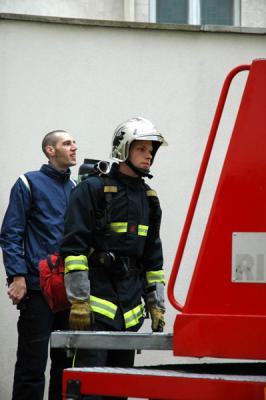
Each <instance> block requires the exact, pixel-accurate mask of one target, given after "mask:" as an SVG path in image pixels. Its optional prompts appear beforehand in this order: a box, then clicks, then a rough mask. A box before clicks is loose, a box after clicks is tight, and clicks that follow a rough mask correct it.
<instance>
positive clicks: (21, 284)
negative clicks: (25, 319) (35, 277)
mask: <svg viewBox="0 0 266 400" xmlns="http://www.w3.org/2000/svg"><path fill="white" fill-rule="evenodd" d="M26 293H27V286H26V280H25V278H24V276H15V277H14V279H13V282H12V283H11V285H10V286H9V288H8V290H7V294H8V296H9V298H10V299H11V300H12V303H13V304H18V303H19V302H20V301H21V300H22V299H23V297H25V295H26Z"/></svg>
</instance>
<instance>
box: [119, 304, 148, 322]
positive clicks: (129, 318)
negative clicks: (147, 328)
mask: <svg viewBox="0 0 266 400" xmlns="http://www.w3.org/2000/svg"><path fill="white" fill-rule="evenodd" d="M143 315H144V307H143V305H142V304H140V305H138V306H137V307H135V308H133V309H132V310H129V311H127V312H126V313H125V314H124V319H125V326H126V328H130V327H131V326H134V325H137V324H138V323H139V321H140V319H141V318H142V317H143Z"/></svg>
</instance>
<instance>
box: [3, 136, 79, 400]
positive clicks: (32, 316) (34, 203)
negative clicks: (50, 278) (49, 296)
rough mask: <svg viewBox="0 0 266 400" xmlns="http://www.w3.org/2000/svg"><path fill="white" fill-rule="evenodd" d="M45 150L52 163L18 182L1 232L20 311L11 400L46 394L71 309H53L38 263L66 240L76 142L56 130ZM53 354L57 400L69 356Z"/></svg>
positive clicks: (52, 391) (38, 399)
mask: <svg viewBox="0 0 266 400" xmlns="http://www.w3.org/2000/svg"><path fill="white" fill-rule="evenodd" d="M42 150H43V152H44V154H45V155H46V157H47V158H48V160H49V162H48V164H45V165H43V166H42V167H41V169H40V170H39V171H33V172H28V173H26V174H24V175H21V176H20V177H19V179H18V180H17V181H16V183H15V184H14V186H13V187H12V190H11V194H10V200H9V205H8V208H7V211H6V214H5V217H4V220H3V224H2V229H1V234H0V245H1V247H2V251H3V260H4V265H5V269H6V274H7V280H8V291H7V293H8V296H9V298H10V299H11V301H12V303H13V304H15V305H17V308H18V309H19V310H20V315H19V319H18V348H17V361H16V365H15V373H14V383H13V395H12V400H42V399H43V394H44V384H45V368H46V363H47V358H48V343H49V338H50V333H51V332H52V331H53V330H57V329H62V330H63V329H67V328H68V311H64V312H59V313H56V314H53V313H52V311H51V310H50V308H49V306H48V303H47V302H46V301H45V299H44V297H43V295H42V293H41V290H40V284H39V269H38V264H39V261H40V260H41V259H44V258H45V257H46V256H47V255H48V254H51V253H54V252H56V251H58V247H59V242H60V241H61V239H62V235H63V230H64V214H65V210H66V208H67V205H68V199H69V195H70V192H71V190H72V188H73V187H74V186H75V182H74V181H73V180H72V179H71V178H70V170H69V167H71V166H74V165H75V164H76V151H77V146H76V143H75V140H74V139H73V137H72V136H71V135H70V134H69V133H67V132H65V131H63V130H56V131H52V132H49V133H48V134H47V135H45V137H44V139H43V142H42ZM50 357H51V371H50V386H49V399H50V400H58V399H61V398H62V396H61V384H62V370H63V369H64V368H65V367H67V366H69V361H68V360H67V358H66V356H65V352H64V351H62V350H60V349H52V350H51V352H50Z"/></svg>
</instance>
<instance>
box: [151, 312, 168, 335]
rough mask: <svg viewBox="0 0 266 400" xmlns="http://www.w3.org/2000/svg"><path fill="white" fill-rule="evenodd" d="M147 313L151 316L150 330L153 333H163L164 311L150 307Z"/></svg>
mask: <svg viewBox="0 0 266 400" xmlns="http://www.w3.org/2000/svg"><path fill="white" fill-rule="evenodd" d="M149 312H150V314H151V321H152V322H151V329H152V331H153V332H163V328H164V325H165V322H164V313H165V311H164V310H163V309H162V308H159V307H154V306H150V307H149Z"/></svg>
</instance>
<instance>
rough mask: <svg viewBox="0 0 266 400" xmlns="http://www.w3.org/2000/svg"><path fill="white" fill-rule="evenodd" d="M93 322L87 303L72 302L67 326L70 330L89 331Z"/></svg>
mask: <svg viewBox="0 0 266 400" xmlns="http://www.w3.org/2000/svg"><path fill="white" fill-rule="evenodd" d="M93 322H94V318H93V312H92V309H91V305H90V303H89V302H88V301H83V302H81V301H79V302H72V305H71V310H70V315H69V326H70V328H71V329H74V330H77V331H84V330H87V329H89V328H90V327H91V326H92V324H93Z"/></svg>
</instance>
